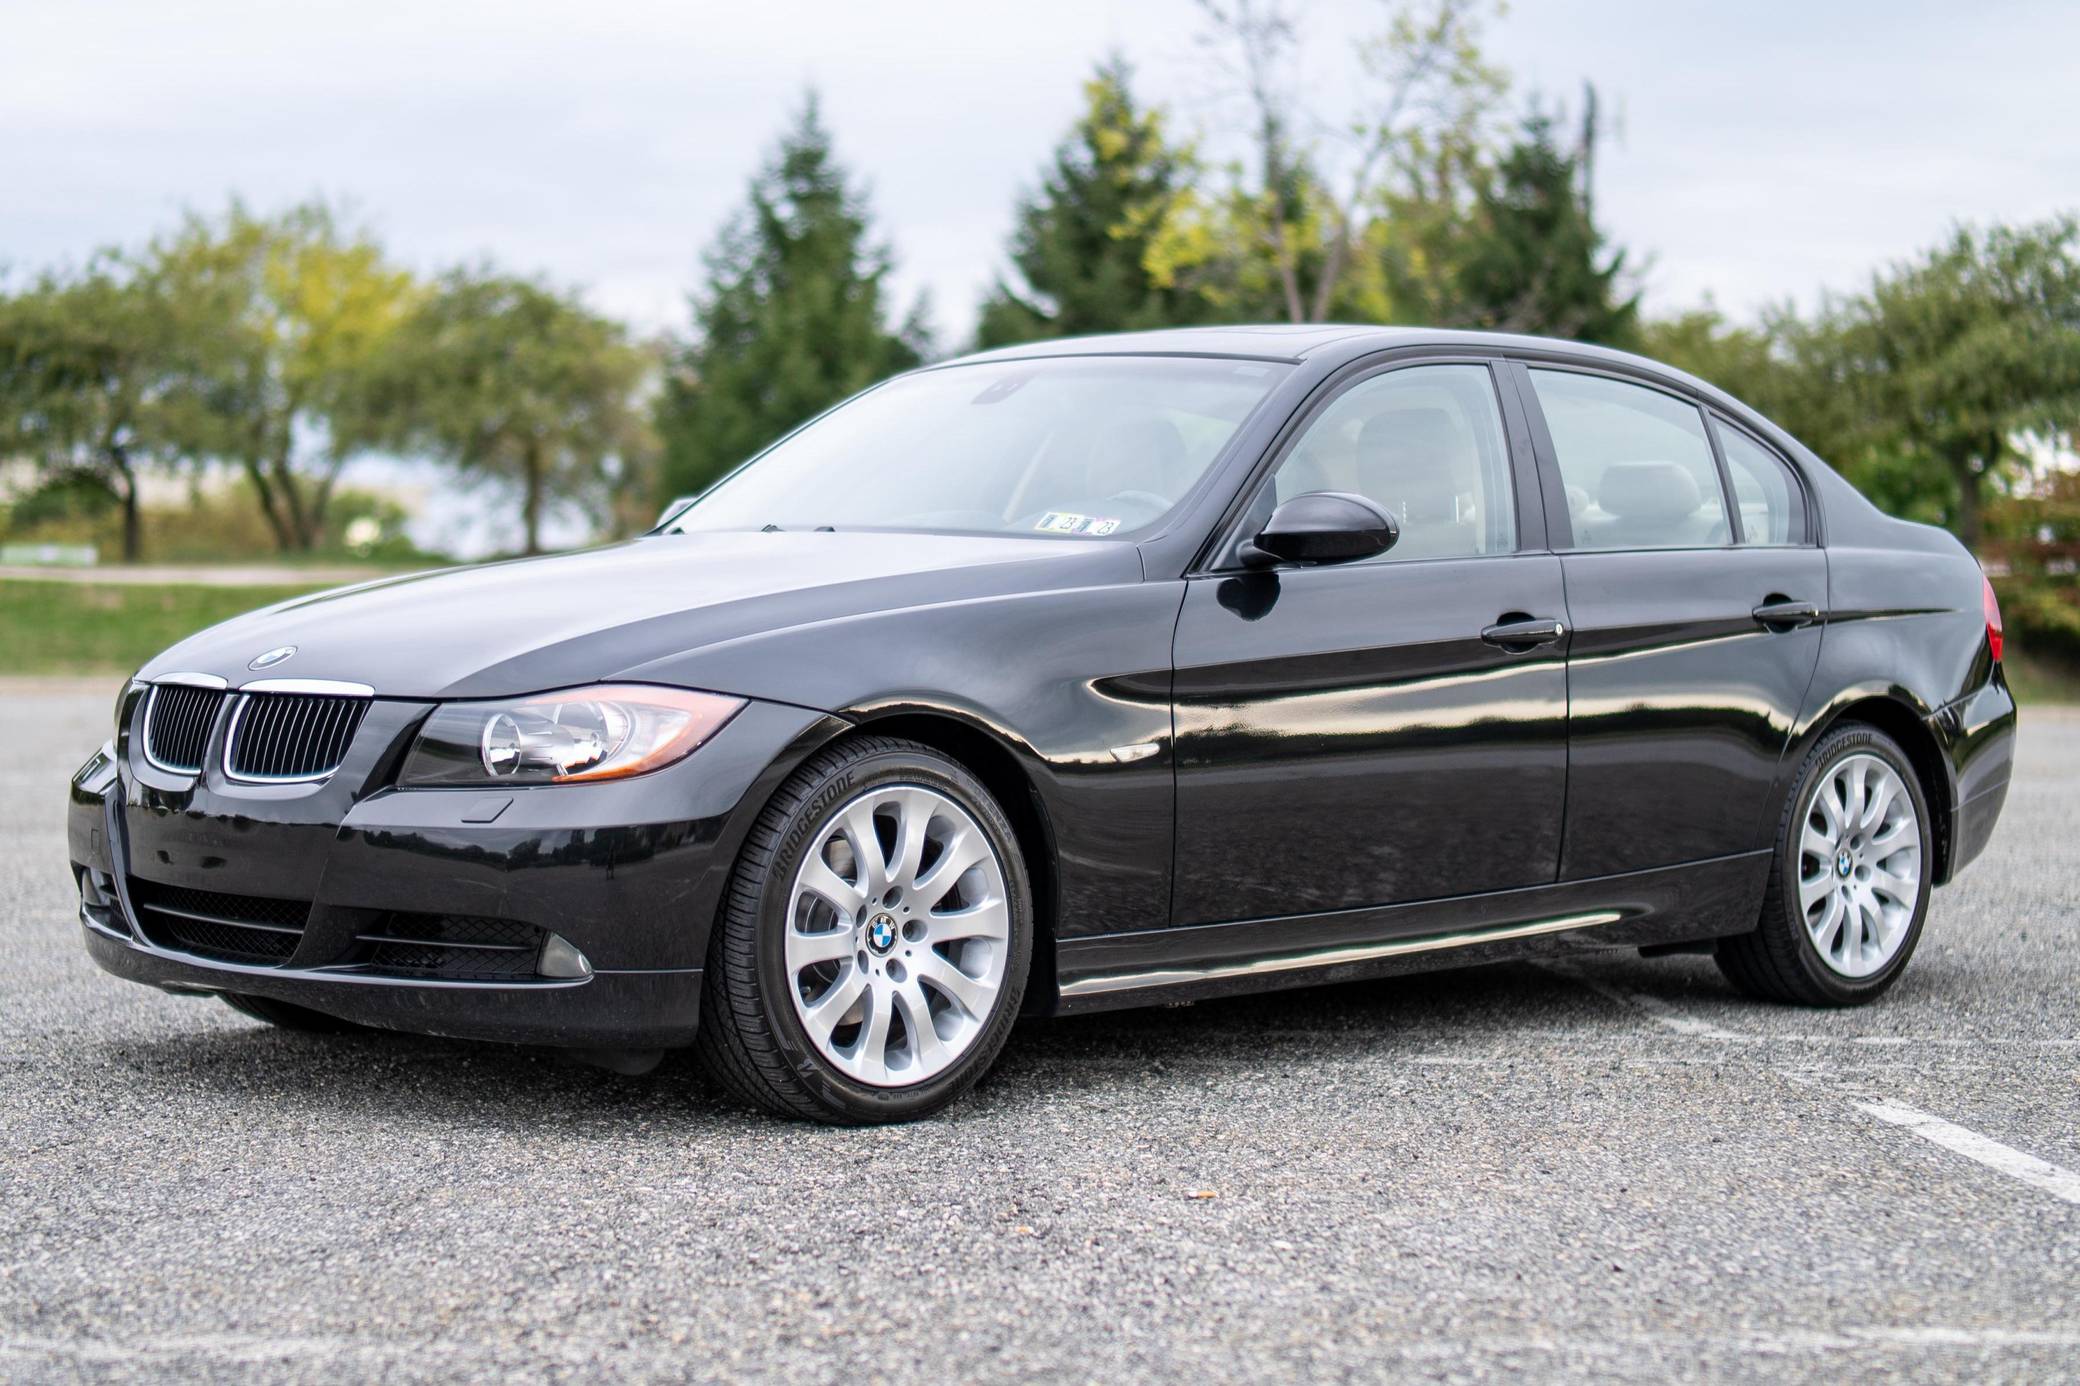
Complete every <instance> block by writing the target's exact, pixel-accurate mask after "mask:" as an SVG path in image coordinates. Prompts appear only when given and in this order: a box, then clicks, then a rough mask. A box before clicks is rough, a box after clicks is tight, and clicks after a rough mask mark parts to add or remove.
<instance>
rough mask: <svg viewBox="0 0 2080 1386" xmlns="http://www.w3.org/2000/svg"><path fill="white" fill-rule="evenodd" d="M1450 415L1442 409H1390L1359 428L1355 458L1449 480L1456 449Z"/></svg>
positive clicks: (1365, 463)
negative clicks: (1356, 455) (1356, 456)
mask: <svg viewBox="0 0 2080 1386" xmlns="http://www.w3.org/2000/svg"><path fill="white" fill-rule="evenodd" d="M1460 447H1461V444H1460V442H1459V434H1458V432H1457V431H1456V430H1455V429H1454V428H1453V427H1452V416H1451V415H1450V414H1448V413H1447V412H1445V411H1444V410H1442V409H1390V410H1388V411H1387V412H1386V413H1384V414H1375V415H1373V417H1371V418H1370V419H1367V420H1366V421H1365V427H1364V428H1362V429H1360V430H1359V431H1358V461H1359V464H1360V465H1361V466H1366V467H1377V468H1380V469H1382V470H1385V471H1387V472H1390V473H1404V472H1413V473H1419V474H1420V475H1422V476H1426V477H1436V478H1438V479H1440V480H1444V481H1450V480H1451V478H1452V460H1453V457H1454V456H1455V455H1456V454H1457V453H1458V452H1459V450H1460Z"/></svg>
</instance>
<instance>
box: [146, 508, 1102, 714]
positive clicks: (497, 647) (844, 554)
mask: <svg viewBox="0 0 2080 1386" xmlns="http://www.w3.org/2000/svg"><path fill="white" fill-rule="evenodd" d="M1140 574H1141V567H1140V558H1139V555H1138V554H1137V553H1136V551H1135V549H1134V548H1133V546H1132V545H1129V544H1120V543H1091V542H1067V541H1062V540H1050V539H1032V538H1025V537H1022V536H1010V535H1007V536H1001V537H1000V536H970V535H931V534H893V533H867V532H860V533H850V534H840V533H793V532H789V533H778V532H775V533H761V534H749V533H744V534H738V533H716V534H676V535H655V536H648V537H645V538H641V539H634V540H630V541H628V542H626V543H621V544H614V545H610V546H608V547H605V548H599V549H591V550H587V551H584V552H580V553H573V554H559V555H554V556H551V557H547V558H532V559H516V560H513V561H511V562H504V563H490V564H485V565H482V566H480V567H471V568H450V569H443V570H439V571H436V572H430V573H416V574H412V575H410V576H406V577H396V578H386V579H382V580H379V581H376V582H369V583H363V584H361V585H359V586H355V587H344V588H340V589H337V590H335V591H330V592H320V593H315V594H313V595H311V596H306V597H298V598H295V599H293V600H291V601H287V602H283V603H280V604H279V605H276V606H271V607H266V608H263V609H261V610H259V611H254V612H249V613H247V614H246V615H244V616H238V617H234V618H233V619H231V620H229V621H225V622H223V623H222V624H220V625H216V626H212V627H210V628H209V629H207V630H205V631H202V632H200V633H199V634H196V635H193V636H190V637H189V638H188V639H186V640H183V641H182V642H180V643H179V644H177V645H175V646H173V647H172V648H170V649H168V650H167V651H165V652H164V653H163V654H161V655H159V656H158V657H157V658H155V659H153V660H152V661H151V662H150V663H149V664H147V665H146V666H145V667H144V668H143V669H142V670H141V671H140V672H139V677H142V678H146V679H150V678H156V677H159V676H161V675H164V674H168V673H174V672H188V673H199V674H210V675H215V676H218V677H220V678H223V679H225V680H227V681H228V682H229V683H230V684H231V685H232V686H233V687H237V686H239V685H241V684H247V683H251V682H254V681H255V680H258V679H273V678H296V679H332V680H344V681H348V682H353V683H362V684H367V685H369V686H371V687H373V688H374V689H375V690H376V693H377V696H379V697H398V698H469V697H500V696H505V695H509V694H515V693H531V692H538V691H540V690H542V689H546V688H561V687H570V686H572V685H574V684H582V683H591V682H597V681H602V680H607V679H612V678H616V677H625V676H628V675H629V674H630V671H634V670H638V669H640V668H642V666H645V665H649V664H654V663H657V662H659V661H662V660H667V659H671V658H673V657H675V656H679V655H683V654H686V653H689V652H692V651H696V650H699V649H703V648H706V647H712V646H716V645H721V644H725V643H728V642H730V641H733V640H741V639H744V638H747V637H752V636H758V635H763V634H767V633H770V632H772V631H775V630H780V629H785V628H789V627H796V626H803V625H812V624H816V623H819V622H829V621H837V620H843V619H844V618H846V617H848V616H857V615H861V614H865V613H870V612H881V611H889V610H893V609H897V608H902V607H913V606H920V605H930V604H933V603H939V602H956V601H965V600H973V599H977V598H985V597H993V596H1005V595H1010V594H1015V593H1019V592H1038V591H1045V590H1053V589H1058V588H1064V587H1074V586H1079V585H1090V584H1098V583H1112V582H1127V581H1135V580H1138V579H1139V577H1140ZM287 646H294V647H295V652H294V653H293V654H291V655H289V656H287V657H286V658H282V659H280V660H279V661H278V662H276V663H273V664H270V665H268V666H267V667H265V668H264V669H262V670H259V671H255V670H253V669H252V668H251V667H250V666H251V665H252V663H253V661H255V660H256V659H258V658H259V657H260V656H261V655H263V654H266V653H268V652H270V651H276V650H279V649H281V648H283V647H287ZM718 691H722V692H732V691H735V690H731V689H721V690H718Z"/></svg>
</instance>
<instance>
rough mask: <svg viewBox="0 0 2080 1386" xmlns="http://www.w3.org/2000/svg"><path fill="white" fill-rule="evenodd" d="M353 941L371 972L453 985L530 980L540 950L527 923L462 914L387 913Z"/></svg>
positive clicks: (537, 934)
mask: <svg viewBox="0 0 2080 1386" xmlns="http://www.w3.org/2000/svg"><path fill="white" fill-rule="evenodd" d="M358 941H359V943H360V945H361V948H362V950H363V951H362V953H361V961H362V965H363V966H365V967H367V968H368V969H369V970H370V971H371V972H382V973H386V974H388V975H391V976H398V977H438V978H442V979H445V980H447V981H454V982H497V981H508V980H510V981H525V980H529V979H532V978H533V977H534V976H535V975H536V973H535V963H536V961H537V959H539V958H540V957H541V952H542V931H541V930H540V929H537V928H536V927H535V926H534V925H532V924H522V923H521V922H520V921H519V920H517V919H492V918H488V917H484V916H479V915H464V914H401V913H394V914H386V915H384V916H383V917H382V918H381V919H380V920H378V921H377V922H376V924H375V925H374V926H373V927H371V928H369V929H367V930H366V931H365V932H363V933H361V934H360V935H358Z"/></svg>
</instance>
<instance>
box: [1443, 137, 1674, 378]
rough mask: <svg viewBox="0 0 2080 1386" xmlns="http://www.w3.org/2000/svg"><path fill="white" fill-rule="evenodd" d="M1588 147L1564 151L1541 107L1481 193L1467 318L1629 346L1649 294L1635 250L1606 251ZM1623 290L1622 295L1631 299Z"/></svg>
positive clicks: (1469, 242) (1468, 266) (1460, 300)
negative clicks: (1643, 296) (1641, 290)
mask: <svg viewBox="0 0 2080 1386" xmlns="http://www.w3.org/2000/svg"><path fill="white" fill-rule="evenodd" d="M1587 157H1588V149H1587V145H1586V142H1585V145H1584V148H1583V149H1581V150H1578V151H1568V150H1564V149H1562V148H1561V147H1560V146H1559V144H1558V143H1557V142H1556V140H1555V139H1554V132H1553V121H1552V119H1551V117H1549V116H1546V115H1544V114H1542V113H1539V112H1536V111H1534V112H1533V113H1532V114H1531V115H1530V116H1529V117H1528V118H1527V119H1526V120H1525V122H1524V128H1523V133H1522V134H1521V135H1520V136H1519V138H1518V139H1517V141H1516V142H1515V143H1514V144H1513V145H1512V146H1511V147H1510V148H1509V149H1508V150H1507V151H1505V152H1504V153H1503V155H1502V158H1501V159H1500V160H1499V161H1498V162H1497V164H1496V166H1495V169H1494V172H1493V175H1492V176H1491V177H1490V178H1489V179H1488V180H1487V183H1486V186H1484V187H1483V188H1482V189H1481V191H1480V193H1479V196H1478V200H1477V203H1476V206H1475V207H1474V212H1473V224H1472V226H1471V227H1470V228H1468V231H1467V233H1466V235H1465V236H1464V238H1463V240H1462V242H1461V245H1460V247H1459V249H1458V252H1457V254H1456V255H1455V256H1454V257H1453V258H1454V259H1456V261H1457V264H1456V265H1454V266H1453V267H1452V270H1451V277H1452V285H1453V297H1454V298H1456V300H1457V310H1458V311H1457V313H1456V314H1455V316H1456V317H1457V318H1458V319H1459V325H1463V326H1468V327H1485V328H1494V329H1497V330H1500V331H1504V332H1530V333H1537V334H1540V335H1543V336H1549V337H1571V338H1574V339H1575V340H1577V341H1584V342H1603V343H1607V344H1610V345H1624V344H1626V343H1629V342H1630V341H1631V340H1632V339H1633V337H1634V335H1635V333H1636V331H1637V327H1638V319H1639V295H1638V294H1637V293H1633V294H1624V293H1623V289H1624V284H1625V252H1624V251H1622V250H1617V251H1611V252H1608V253H1606V251H1605V248H1604V238H1603V233H1602V232H1601V231H1599V230H1598V229H1597V228H1596V223H1595V220H1594V217H1593V216H1592V215H1591V211H1590V203H1589V193H1588V188H1587V184H1586V177H1585V174H1586V170H1585V168H1584V163H1585V160H1586V158H1587ZM1621 295H1622V296H1621Z"/></svg>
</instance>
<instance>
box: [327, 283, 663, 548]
mask: <svg viewBox="0 0 2080 1386" xmlns="http://www.w3.org/2000/svg"><path fill="white" fill-rule="evenodd" d="M653 364H654V363H653V360H652V357H651V354H650V353H649V352H647V351H645V350H644V349H643V348H641V347H640V346H638V345H636V344H633V343H631V342H630V341H629V339H628V335H627V332H626V330H625V329H624V328H623V327H622V326H621V325H620V324H619V323H617V322H615V321H613V320H612V319H609V318H605V317H602V316H600V315H599V314H597V313H594V312H592V311H591V310H589V309H588V308H586V307H585V306H584V304H583V303H581V302H580V301H579V300H578V298H577V297H576V295H574V294H569V293H560V292H558V291H556V290H555V289H552V288H550V287H549V286H547V285H545V284H542V283H540V282H538V281H536V280H532V279H523V278H516V277H514V276H510V275H502V274H498V273H496V272H494V271H492V270H490V269H488V268H487V269H477V270H455V271H451V272H450V273H448V274H446V275H444V276H442V278H441V279H440V281H439V282H438V283H437V284H436V285H435V286H434V288H433V291H432V292H431V293H429V294H428V295H427V296H426V297H425V298H424V299H423V300H422V301H421V302H420V303H419V304H418V305H417V306H416V308H415V309H414V310H413V312H412V313H411V315H410V316H409V318H408V319H407V320H406V321H405V323H404V325H403V327H402V328H401V330H400V331H399V332H398V333H397V334H396V337H395V338H394V340H393V342H392V344H391V346H390V348H389V350H388V352H387V360H386V362H385V364H384V366H383V368H382V369H381V371H380V373H379V374H378V375H377V377H376V379H375V381H374V384H373V388H372V389H371V390H370V392H369V395H368V403H369V404H370V406H371V407H372V408H373V409H374V410H375V411H376V412H378V413H380V414H381V415H382V416H383V417H385V418H386V419H387V420H388V421H389V422H388V425H387V428H388V437H389V439H390V441H392V442H394V443H395V444H396V445H398V446H400V447H401V448H404V449H408V450H414V451H420V452H424V453H426V454H428V455H430V456H432V457H435V458H437V459H440V460H442V461H445V462H447V463H449V464H451V465H453V466H454V467H456V468H457V469H458V470H459V471H460V472H461V473H462V474H463V475H464V476H465V477H468V478H484V479H489V478H496V479H498V480H501V481H506V482H510V483H512V484H515V485H517V487H518V488H519V491H520V497H521V522H522V528H523V532H524V534H525V543H526V552H528V553H531V554H532V553H539V552H541V527H542V517H543V513H544V510H545V508H546V506H547V505H548V504H549V503H550V502H551V501H555V500H574V501H578V502H581V503H584V504H586V505H587V506H588V507H589V508H591V509H593V510H594V511H595V512H604V513H605V517H606V519H607V522H608V527H609V528H614V529H619V528H625V527H626V517H625V515H624V516H620V517H617V516H616V514H615V510H616V506H615V500H616V498H617V497H619V496H622V495H625V494H627V493H628V492H630V491H632V490H636V489H638V488H640V489H643V490H646V491H647V489H648V485H647V483H648V478H649V472H648V466H649V462H650V455H651V452H652V450H653V448H654V437H653V435H652V433H651V431H650V428H649V420H648V417H647V409H646V407H645V406H646V403H647V401H645V400H644V399H643V398H642V393H643V391H644V389H645V388H646V386H647V384H648V382H649V381H650V379H651V377H652V375H653ZM643 499H645V500H647V499H648V497H647V495H646V496H644V497H643ZM617 518H619V519H620V520H621V521H622V522H621V523H616V520H617Z"/></svg>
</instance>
